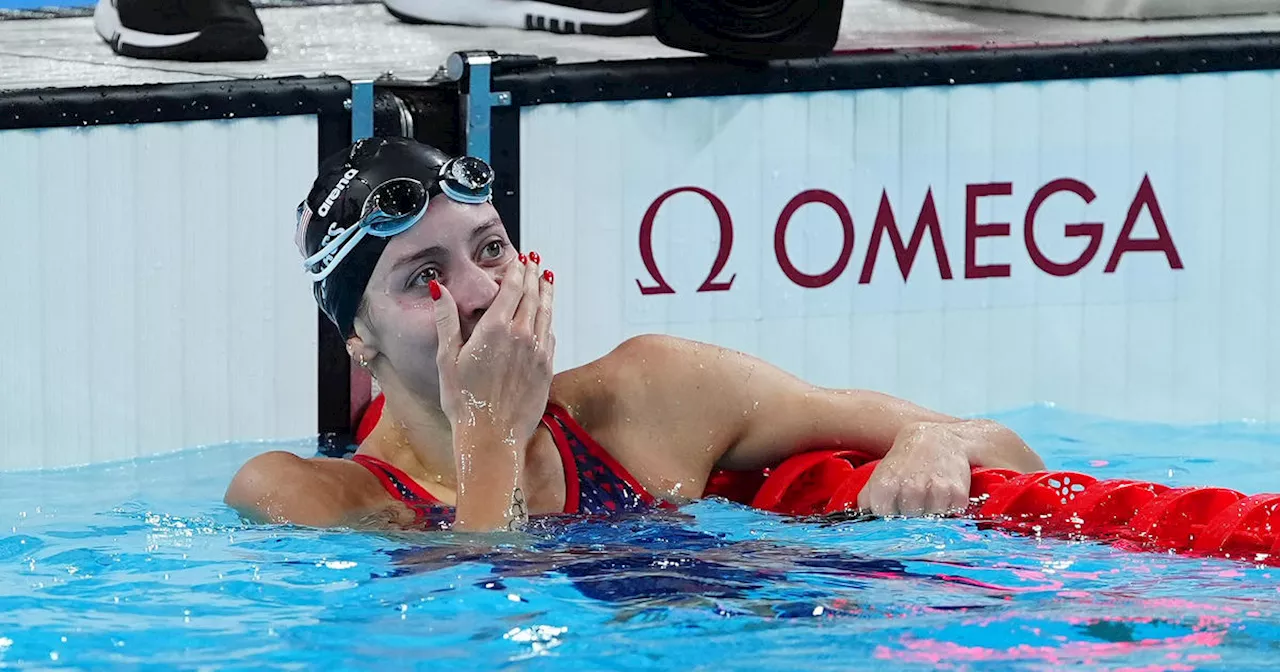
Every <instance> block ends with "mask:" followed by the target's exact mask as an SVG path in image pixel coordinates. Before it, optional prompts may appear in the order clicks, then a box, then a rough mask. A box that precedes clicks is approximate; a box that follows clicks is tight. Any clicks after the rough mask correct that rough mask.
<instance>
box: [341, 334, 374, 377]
mask: <svg viewBox="0 0 1280 672" xmlns="http://www.w3.org/2000/svg"><path fill="white" fill-rule="evenodd" d="M360 331H361V329H360V327H359V325H357V326H356V335H355V336H352V337H351V338H348V339H347V354H348V355H351V361H353V362H355V363H356V364H358V365H359V366H360V368H362V369H367V368H369V366H370V365H371V364H373V360H374V359H376V358H377V357H378V349H377V348H376V347H374V346H373V345H372V344H371V343H370V342H369V341H367V340H365V339H364V338H363V337H361V336H360Z"/></svg>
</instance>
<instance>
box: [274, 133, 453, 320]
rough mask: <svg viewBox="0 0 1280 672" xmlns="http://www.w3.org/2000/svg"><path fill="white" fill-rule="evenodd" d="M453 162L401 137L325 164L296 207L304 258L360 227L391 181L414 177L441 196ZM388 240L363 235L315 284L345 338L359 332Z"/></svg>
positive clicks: (353, 149)
mask: <svg viewBox="0 0 1280 672" xmlns="http://www.w3.org/2000/svg"><path fill="white" fill-rule="evenodd" d="M450 159H451V157H450V156H449V155H447V154H445V153H444V152H442V151H440V150H438V149H436V148H435V147H431V146H429V145H424V144H422V143H419V142H417V141H414V140H412V139H409V138H400V137H387V138H366V139H364V140H360V141H358V142H356V143H355V144H353V145H351V146H350V147H349V148H347V149H346V150H344V151H342V152H338V153H337V154H334V155H333V156H330V157H329V158H327V159H325V161H324V162H323V163H322V164H321V165H320V170H319V175H318V176H317V177H316V180H315V182H314V183H312V185H311V193H309V194H308V195H307V198H306V200H305V201H303V202H302V203H301V204H300V205H299V206H298V229H297V233H296V236H295V242H296V243H297V244H298V249H299V251H300V252H301V253H302V256H303V258H304V259H306V258H309V257H311V256H312V255H314V254H315V253H316V252H318V251H319V250H320V248H321V247H323V246H324V245H325V244H327V243H328V242H329V240H331V239H333V237H334V236H335V235H337V234H338V233H339V232H340V231H341V230H343V229H348V228H350V227H353V226H356V225H357V224H358V223H359V221H360V218H361V215H362V212H363V209H364V207H365V204H366V201H367V200H368V199H369V195H370V194H371V193H373V190H374V189H376V188H377V187H378V186H379V185H381V184H383V183H385V182H387V181H388V180H393V179H396V178H406V177H407V178H412V179H415V180H417V181H419V182H421V183H422V184H423V185H424V186H425V187H426V188H427V192H428V197H431V196H434V195H436V194H438V193H440V192H441V190H440V186H439V185H438V184H437V183H438V182H439V181H440V169H441V167H442V166H444V165H445V164H446V163H448V162H449V160H450ZM388 240H389V238H381V237H378V236H373V235H366V236H364V237H363V238H361V239H360V240H359V242H357V243H356V244H355V246H354V247H353V248H352V249H351V250H350V251H349V252H348V253H347V254H346V256H345V257H344V258H343V259H342V261H341V263H339V264H338V265H337V266H335V267H334V268H333V271H332V272H331V273H330V274H329V276H328V277H326V278H324V279H323V280H321V281H319V282H315V283H313V284H314V292H315V297H316V302H317V303H318V304H319V305H320V309H321V310H323V311H324V313H325V315H328V316H329V319H330V320H332V321H333V323H334V324H335V325H337V327H338V330H339V331H341V332H342V336H343V337H344V338H345V337H350V336H351V335H352V334H353V333H354V332H355V317H356V311H357V310H358V309H359V306H360V300H361V297H362V296H363V295H364V290H365V286H366V285H368V284H369V278H370V276H372V275H373V268H374V266H376V265H377V263H378V258H379V257H381V256H382V251H383V250H384V249H385V248H386V246H387V242H388Z"/></svg>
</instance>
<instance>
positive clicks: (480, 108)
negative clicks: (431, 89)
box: [445, 51, 511, 161]
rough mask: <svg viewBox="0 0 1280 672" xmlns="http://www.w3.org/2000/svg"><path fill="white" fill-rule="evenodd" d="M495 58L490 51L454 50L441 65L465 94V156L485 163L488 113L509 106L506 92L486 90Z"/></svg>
mask: <svg viewBox="0 0 1280 672" xmlns="http://www.w3.org/2000/svg"><path fill="white" fill-rule="evenodd" d="M496 57H497V55H496V54H494V53H493V52H490V51H457V52H454V53H452V54H450V55H449V60H448V61H447V62H446V64H445V76H446V77H448V78H449V79H450V80H452V81H455V82H460V83H461V84H462V87H463V90H464V92H465V93H464V94H463V96H462V119H463V124H464V126H465V128H464V129H463V131H464V132H463V136H464V138H465V142H466V153H467V155H468V156H474V157H477V158H480V159H484V160H485V161H489V160H491V159H490V153H491V151H492V134H493V127H492V124H491V122H490V120H491V118H492V110H493V108H495V107H506V106H508V105H510V104H511V94H510V93H508V92H506V91H499V92H497V93H494V92H493V91H492V89H491V88H490V87H491V86H492V83H493V64H494V60H495V58H496Z"/></svg>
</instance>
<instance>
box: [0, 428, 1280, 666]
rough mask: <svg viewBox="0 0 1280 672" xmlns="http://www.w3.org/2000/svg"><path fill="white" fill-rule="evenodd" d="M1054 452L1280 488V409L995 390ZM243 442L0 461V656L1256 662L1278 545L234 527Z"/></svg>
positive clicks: (764, 521)
mask: <svg viewBox="0 0 1280 672" xmlns="http://www.w3.org/2000/svg"><path fill="white" fill-rule="evenodd" d="M995 417H997V418H998V419H1000V420H1002V421H1004V422H1006V423H1007V424H1009V425H1010V426H1012V427H1013V428H1014V429H1016V430H1017V431H1019V432H1020V433H1022V435H1023V436H1024V438H1026V439H1027V440H1028V441H1029V442H1030V443H1031V444H1032V445H1033V446H1034V447H1035V448H1036V449H1037V450H1039V451H1040V452H1041V454H1042V455H1044V456H1045V459H1046V462H1047V463H1048V464H1049V466H1050V467H1051V468H1054V469H1070V470H1077V471H1083V472H1086V473H1090V474H1093V475H1095V476H1097V477H1099V478H1109V477H1129V478H1139V479H1145V480H1151V481H1157V482H1161V483H1165V484H1168V485H1173V486H1181V485H1219V486H1227V487H1233V488H1236V489H1238V490H1241V491H1242V492H1246V493H1249V494H1253V493H1260V492H1280V450H1277V448H1278V446H1280V431H1277V430H1276V429H1275V428H1267V427H1263V426H1258V425H1246V424H1236V425H1221V426H1216V425H1215V426H1206V427H1194V428H1186V427H1168V426H1158V425H1139V424H1134V423H1118V422H1111V421H1106V420H1101V419H1097V418H1091V417H1083V416H1077V415H1073V414H1070V413H1066V412H1063V411H1060V410H1056V409H1053V408H1046V407H1036V408H1031V409H1026V410H1022V411H1018V412H1013V413H1008V414H1003V415H998V416H995ZM282 447H283V448H285V449H289V450H294V451H296V452H298V453H299V454H310V453H312V452H313V451H314V445H313V444H311V443H297V444H287V445H283V446H282V445H279V444H275V445H269V446H268V445H264V444H240V445H232V446H220V447H214V448H208V449H201V450H193V451H186V452H182V453H178V454H174V455H169V456H164V457H159V458H155V459H148V460H139V461H135V462H128V463H121V464H112V465H105V466H97V467H90V468H81V469H71V470H62V471H52V472H42V473H41V472H34V473H16V474H4V475H0V666H3V667H5V668H24V669H31V668H38V669H49V668H59V667H70V668H81V669H83V668H94V669H101V668H104V667H105V668H124V669H307V670H311V669H388V668H403V669H430V668H433V667H436V666H441V665H445V666H465V669H535V670H536V669H571V670H633V669H637V670H638V669H645V670H648V669H654V670H667V669H680V670H716V671H717V672H720V671H723V670H738V669H743V670H748V669H805V670H826V669H830V670H858V669H877V670H879V669H956V670H965V669H1027V670H1049V669H1062V668H1063V667H1066V666H1072V667H1074V668H1076V669H1131V670H1198V669H1230V670H1250V669H1266V668H1269V667H1271V666H1273V665H1274V662H1275V660H1276V659H1277V658H1276V656H1277V649H1280V593H1278V592H1277V589H1278V587H1280V582H1277V570H1276V569H1272V568H1270V567H1266V566H1261V565H1258V566H1255V565H1251V564H1245V563H1240V562H1232V561H1226V560H1204V559H1197V558H1189V557H1183V556H1171V555H1160V554H1152V553H1135V552H1128V551H1122V550H1117V549H1115V548H1112V547H1110V546H1107V545H1104V544H1099V543H1092V542H1069V541H1060V540H1047V539H1046V540H1039V539H1034V538H1028V537H1023V536H1013V535H1007V534H1004V533H1001V532H998V531H990V530H982V529H979V528H978V527H977V526H976V525H975V524H974V523H972V522H969V521H964V520H938V519H924V520H920V519H917V520H855V519H848V518H845V519H821V520H812V519H811V520H789V519H786V518H783V517H780V516H775V515H771V514H766V513H763V512H759V511H753V510H750V509H747V508H745V507H741V506H737V505H733V504H728V503H725V502H722V501H704V502H699V503H696V504H694V505H691V506H688V507H685V508H683V509H682V510H680V511H678V512H674V513H664V514H661V515H650V516H644V517H636V518H628V519H619V520H615V521H612V522H608V523H605V522H599V521H584V520H571V519H548V520H544V521H540V522H539V523H538V524H537V525H535V526H534V528H533V529H532V530H530V531H529V532H528V533H527V534H522V535H519V536H509V537H500V538H495V537H485V538H477V537H465V536H454V535H450V534H446V533H432V534H426V533H424V534H407V533H406V534H394V535H389V534H369V533H354V532H342V531H318V530H309V529H295V528H289V527H283V526H249V525H244V524H242V523H241V522H240V521H239V520H238V518H237V517H236V515H235V514H234V513H233V512H231V511H230V510H228V509H227V508H226V507H225V506H224V505H223V504H222V503H221V497H222V493H223V490H224V489H225V487H226V484H227V482H228V480H229V479H230V477H231V475H232V474H233V473H234V472H235V470H236V469H237V468H238V467H239V466H240V464H242V463H243V462H244V461H245V460H246V459H248V458H249V457H250V456H252V455H254V454H256V453H259V452H262V451H263V450H266V449H268V448H282Z"/></svg>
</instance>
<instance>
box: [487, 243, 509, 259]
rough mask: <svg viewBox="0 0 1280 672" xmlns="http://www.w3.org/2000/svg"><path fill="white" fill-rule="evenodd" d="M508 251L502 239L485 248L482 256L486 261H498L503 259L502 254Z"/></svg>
mask: <svg viewBox="0 0 1280 672" xmlns="http://www.w3.org/2000/svg"><path fill="white" fill-rule="evenodd" d="M506 250H507V245H506V243H504V242H502V240H500V239H499V240H493V241H490V242H489V244H488V245H485V246H484V249H483V250H481V251H480V256H482V257H484V258H486V259H497V258H499V257H501V256H502V253H503V252H505V251H506Z"/></svg>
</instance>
